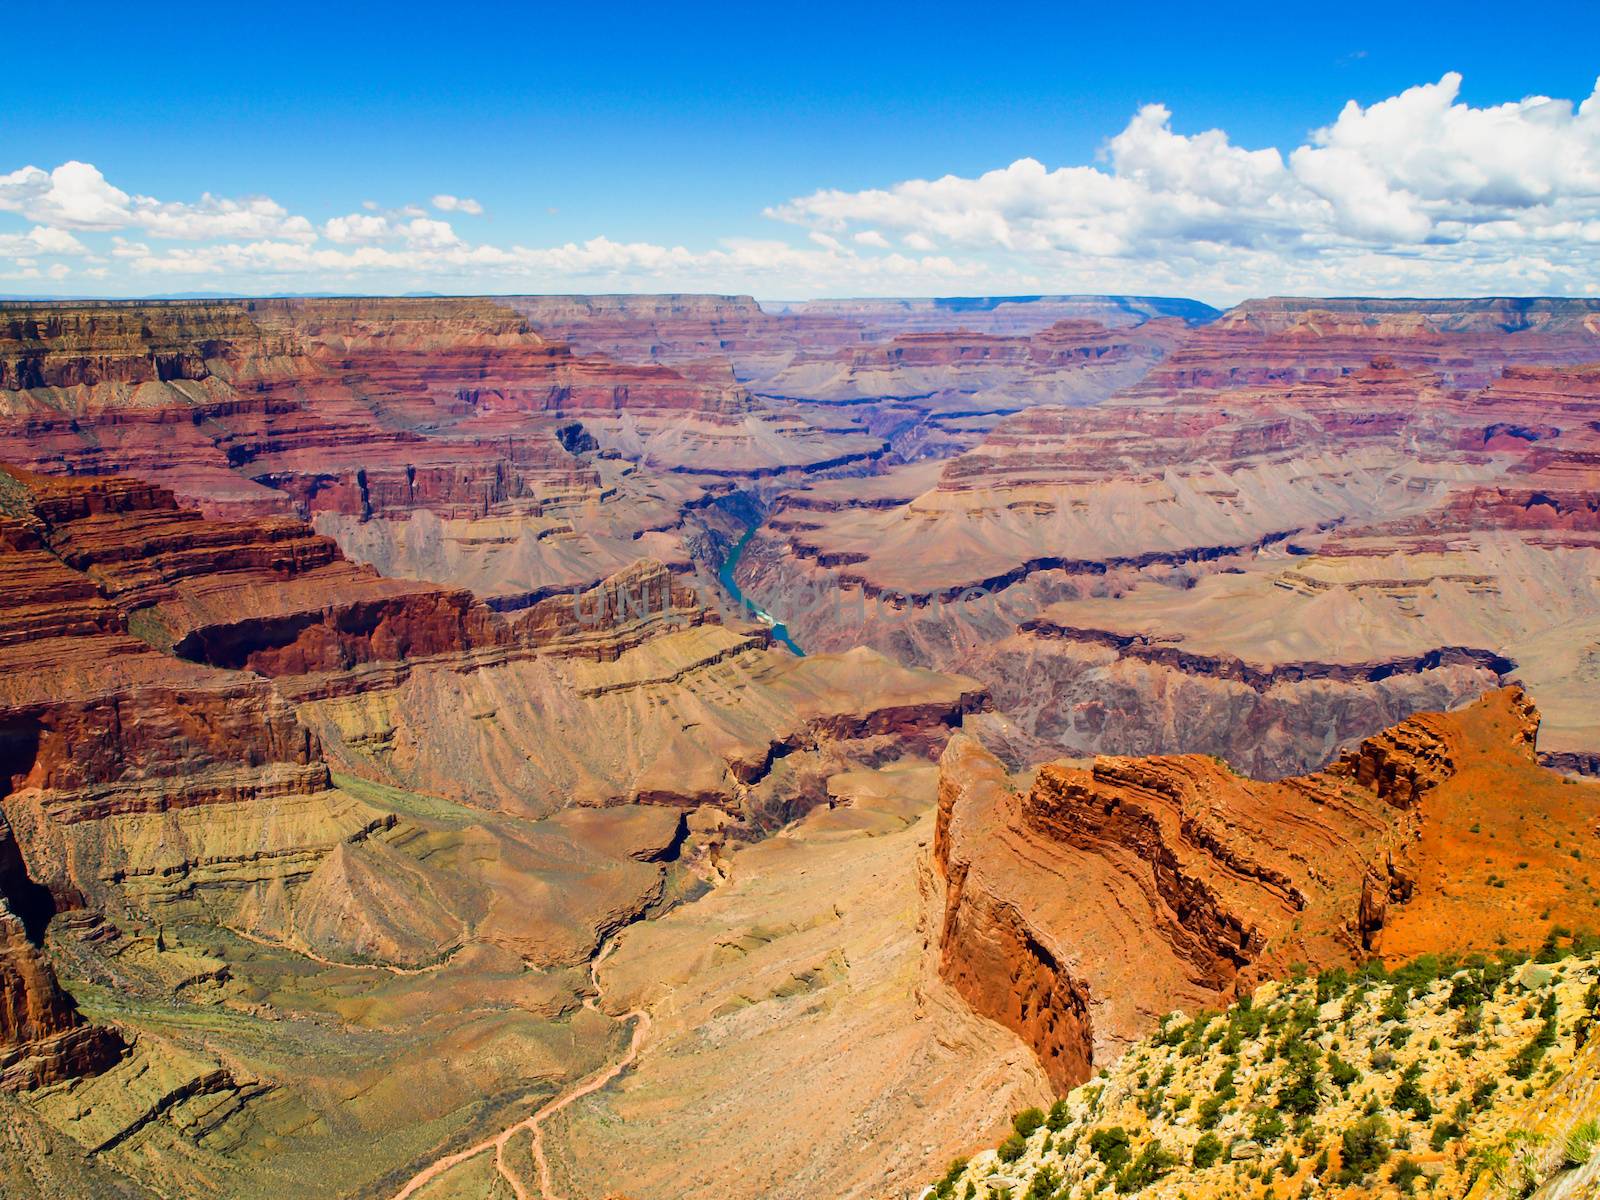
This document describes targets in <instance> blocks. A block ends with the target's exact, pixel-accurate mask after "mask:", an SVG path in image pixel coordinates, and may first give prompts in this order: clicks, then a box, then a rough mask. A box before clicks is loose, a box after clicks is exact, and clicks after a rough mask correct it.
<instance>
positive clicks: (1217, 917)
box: [934, 688, 1597, 1088]
mask: <svg viewBox="0 0 1600 1200" xmlns="http://www.w3.org/2000/svg"><path fill="white" fill-rule="evenodd" d="M1537 728H1538V714H1537V713H1536V712H1535V711H1534V709H1533V706H1532V704H1531V703H1530V702H1529V701H1528V699H1527V698H1526V696H1525V695H1524V694H1523V693H1522V692H1520V691H1519V690H1517V689H1515V688H1509V689H1504V690H1501V691H1498V692H1495V693H1493V694H1491V695H1490V696H1488V697H1485V698H1484V699H1482V700H1480V701H1479V702H1477V704H1475V705H1474V706H1472V707H1471V708H1469V709H1466V710H1463V711H1461V712H1458V713H1453V714H1448V715H1446V714H1423V715H1418V716H1415V717H1412V718H1411V719H1409V720H1407V721H1406V722H1404V723H1402V724H1400V725H1398V726H1396V727H1395V728H1393V729H1390V730H1388V731H1386V732H1384V733H1381V734H1378V735H1375V736H1373V737H1370V738H1368V739H1366V740H1364V741H1362V742H1361V743H1360V744H1359V745H1358V746H1357V747H1356V748H1355V749H1353V750H1351V751H1348V752H1347V753H1346V754H1344V755H1343V756H1342V757H1341V758H1340V759H1339V760H1338V761H1337V762H1335V763H1333V764H1332V765H1330V766H1329V767H1327V768H1325V769H1324V770H1323V771H1320V772H1318V773H1316V774H1312V775H1306V776H1301V777H1298V778H1293V779H1286V780H1282V781H1280V782H1277V783H1262V782H1257V781H1254V780H1250V779H1247V778H1244V777H1242V776H1238V775H1235V774H1233V772H1231V771H1230V770H1229V769H1228V768H1227V767H1226V766H1225V765H1224V764H1222V763H1220V762H1218V761H1217V760H1215V759H1212V758H1208V757H1203V756H1198V755H1185V756H1177V757H1167V758H1151V759H1135V758H1117V757H1100V758H1096V759H1095V760H1094V761H1093V762H1092V764H1085V765H1078V764H1074V763H1048V764H1045V765H1044V766H1041V767H1039V768H1038V769H1037V771H1036V772H1035V773H1034V774H1033V775H1032V778H1031V779H1023V780H1019V781H1017V782H1015V783H1014V782H1013V781H1012V779H1011V778H1010V776H1009V775H1008V774H1007V772H1006V771H1005V769H1004V768H1003V767H1002V766H1001V764H1000V763H999V762H998V760H996V759H995V758H994V756H993V755H991V754H989V753H988V752H987V751H986V750H984V749H983V747H982V746H981V745H980V744H978V743H977V742H976V741H975V740H974V739H973V738H971V737H970V736H967V735H960V736H958V737H956V738H955V739H953V740H952V741H951V744H950V746H949V747H948V748H947V749H946V751H945V754H944V758H943V759H942V761H941V772H940V785H939V821H938V828H937V831H936V834H935V839H934V856H935V861H936V863H937V867H938V871H939V875H940V878H941V880H942V881H943V884H944V888H945V914H944V922H943V928H942V931H941V933H940V947H941V974H942V975H943V976H944V978H945V979H947V980H948V981H950V983H951V984H952V985H953V986H954V987H955V988H956V989H957V990H958V991H959V992H960V993H961V994H962V995H963V996H965V997H967V999H968V1000H969V1001H970V1002H971V1003H972V1004H973V1005H974V1007H976V1008H977V1010H978V1011H979V1012H981V1013H984V1014H985V1015H987V1016H990V1017H992V1018H994V1019H995V1020H998V1021H1000V1022H1001V1023H1003V1024H1005V1025H1007V1026H1008V1027H1010V1028H1012V1029H1015V1030H1016V1031H1017V1032H1018V1033H1019V1035H1020V1036H1022V1037H1023V1038H1024V1039H1025V1040H1027V1041H1028V1042H1029V1044H1030V1045H1032V1046H1033V1047H1034V1048H1035V1050H1036V1051H1037V1053H1038V1054H1039V1057H1040V1060H1041V1062H1042V1064H1043V1065H1044V1068H1045V1070H1046V1072H1047V1073H1048V1074H1049V1076H1050V1078H1051V1079H1052V1081H1053V1082H1054V1083H1055V1084H1056V1085H1057V1087H1061V1088H1065V1087H1067V1086H1071V1085H1074V1084H1076V1083H1079V1082H1081V1081H1083V1080H1084V1079H1086V1078H1087V1077H1088V1076H1089V1075H1090V1074H1091V1073H1092V1072H1093V1071H1094V1070H1096V1069H1098V1068H1099V1067H1100V1066H1102V1065H1104V1064H1107V1063H1109V1062H1112V1061H1114V1060H1115V1059H1116V1058H1117V1057H1118V1056H1119V1055H1120V1054H1121V1052H1122V1051H1123V1049H1124V1048H1125V1047H1126V1046H1127V1045H1129V1044H1130V1043H1131V1042H1133V1041H1134V1040H1136V1039H1137V1038H1138V1037H1140V1036H1142V1035H1143V1034H1144V1033H1146V1032H1148V1030H1149V1029H1150V1028H1151V1027H1152V1026H1153V1024H1154V1022H1155V1020H1156V1018H1157V1017H1159V1016H1160V1015H1161V1014H1162V1013H1165V1012H1167V1011H1169V1010H1170V1009H1172V1008H1187V1009H1189V1010H1190V1011H1193V1010H1194V1009H1196V1008H1200V1007H1205V1006H1209V1005H1215V1004H1217V1003H1218V1002H1219V1001H1220V1002H1224V1003H1225V1002H1226V1001H1227V1000H1228V999H1229V998H1231V997H1232V996H1235V995H1238V994H1242V993H1244V992H1246V991H1248V990H1249V989H1250V988H1252V987H1253V986H1255V984H1256V983H1257V982H1259V981H1261V980H1263V979H1267V978H1273V977H1276V976H1280V975H1283V974H1285V973H1286V972H1287V971H1288V968H1289V966H1290V965H1291V964H1294V963H1301V964H1309V965H1311V966H1312V967H1313V968H1321V967H1336V966H1345V965H1351V964H1354V963H1357V962H1360V961H1361V960H1363V959H1364V958H1365V957H1366V956H1367V955H1369V954H1374V953H1376V954H1382V955H1384V956H1385V957H1389V958H1393V959H1402V958H1410V957H1414V956H1415V955H1417V954H1420V953H1433V952H1442V951H1450V952H1465V951H1468V950H1493V949H1495V948H1496V944H1497V943H1499V944H1505V942H1506V941H1507V940H1509V939H1515V940H1516V941H1517V942H1518V943H1520V944H1531V943H1536V942H1537V941H1538V940H1539V939H1541V938H1542V937H1543V936H1544V933H1545V931H1546V929H1547V928H1549V927H1550V925H1551V924H1552V920H1555V921H1556V922H1557V923H1559V922H1560V920H1561V919H1562V918H1552V915H1551V914H1552V912H1553V911H1558V912H1560V913H1562V914H1565V915H1566V916H1567V917H1572V916H1574V915H1579V914H1584V915H1586V914H1589V913H1592V911H1593V910H1594V907H1595V904H1596V895H1597V893H1596V890H1595V888H1594V887H1593V886H1592V885H1591V884H1590V883H1589V882H1587V881H1586V880H1585V881H1580V880H1578V879H1575V878H1574V877H1573V873H1572V871H1571V870H1570V865H1571V858H1570V857H1569V854H1571V855H1581V854H1582V853H1583V852H1584V848H1588V849H1590V850H1592V849H1593V847H1594V838H1593V829H1592V820H1591V819H1590V817H1589V816H1588V814H1587V813H1586V811H1585V810H1586V808H1587V807H1588V805H1590V804H1592V803H1593V799H1594V797H1593V795H1592V794H1591V793H1592V792H1593V791H1594V787H1593V785H1574V784H1572V783H1570V782H1568V781H1565V780H1562V779H1561V778H1560V777H1558V776H1555V775H1553V774H1551V773H1549V772H1547V771H1545V770H1543V769H1541V768H1540V767H1538V766H1537V765H1536V764H1535V762H1534V751H1533V746H1534V739H1535V735H1536V732H1537ZM1512 797H1514V798H1515V799H1514V801H1512V802H1510V803H1508V801H1510V800H1511V798H1512ZM1502 834H1503V835H1505V836H1504V837H1501V836H1498V835H1502ZM1574 847H1576V849H1571V848H1574ZM1502 875H1506V876H1514V883H1515V885H1516V886H1515V888H1514V889H1509V890H1504V891H1503V890H1500V887H1497V886H1496V881H1497V880H1501V876H1502ZM1503 882H1504V881H1503V880H1501V884H1502V886H1503Z"/></svg>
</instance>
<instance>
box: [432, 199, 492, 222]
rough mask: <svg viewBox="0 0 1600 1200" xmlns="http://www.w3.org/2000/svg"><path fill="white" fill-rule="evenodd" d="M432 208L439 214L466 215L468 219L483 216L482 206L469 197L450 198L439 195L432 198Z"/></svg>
mask: <svg viewBox="0 0 1600 1200" xmlns="http://www.w3.org/2000/svg"><path fill="white" fill-rule="evenodd" d="M433 206H434V207H435V208H437V209H438V210H439V211H440V212H459V213H466V214H467V215H468V216H469V217H481V216H483V205H481V204H479V203H478V202H477V201H476V200H474V199H472V198H471V197H470V196H451V195H448V194H445V193H440V194H439V195H437V196H435V197H434V198H433Z"/></svg>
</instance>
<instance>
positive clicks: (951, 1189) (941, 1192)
mask: <svg viewBox="0 0 1600 1200" xmlns="http://www.w3.org/2000/svg"><path fill="white" fill-rule="evenodd" d="M966 1169H967V1160H966V1159H964V1158H955V1159H951V1160H950V1166H949V1167H948V1168H947V1169H946V1170H945V1173H944V1178H943V1179H941V1180H939V1182H938V1183H936V1184H934V1185H933V1194H934V1195H935V1196H937V1197H939V1200H948V1197H951V1196H954V1195H955V1194H956V1183H957V1182H958V1181H959V1180H960V1179H961V1172H963V1171H965V1170H966Z"/></svg>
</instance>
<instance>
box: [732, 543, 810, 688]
mask: <svg viewBox="0 0 1600 1200" xmlns="http://www.w3.org/2000/svg"><path fill="white" fill-rule="evenodd" d="M758 528H760V526H757V525H752V526H750V528H749V529H747V530H745V532H744V536H743V537H742V538H740V539H739V540H738V541H737V542H735V543H734V544H733V550H732V551H730V552H729V554H728V561H727V562H725V563H723V564H722V570H720V571H718V572H717V579H718V581H719V582H720V583H721V584H722V587H723V590H725V591H726V592H727V593H728V595H730V596H732V597H733V601H734V603H735V604H737V605H738V606H739V607H740V608H741V609H742V610H744V611H745V612H747V613H754V614H755V616H756V618H757V619H758V620H760V621H762V622H764V623H765V624H767V625H770V626H771V627H772V636H773V637H774V638H775V639H777V640H778V641H780V642H782V643H783V644H784V645H785V646H787V647H788V648H789V649H790V650H792V651H793V652H794V653H795V654H796V655H797V656H799V657H800V658H804V657H805V654H806V652H805V651H804V650H802V649H800V647H799V645H798V644H797V643H796V642H795V640H794V639H793V638H792V637H790V636H789V631H788V629H787V628H785V627H784V626H783V625H781V624H779V623H778V620H777V618H776V617H774V616H773V615H772V614H771V613H769V612H767V611H766V610H765V609H763V608H761V607H760V606H759V605H758V604H756V602H755V601H754V600H751V599H749V598H748V597H747V596H746V595H745V594H744V592H743V591H741V590H740V588H739V585H738V584H737V583H735V582H734V580H733V572H734V569H735V568H736V567H737V566H738V565H739V559H740V557H741V556H742V555H743V554H744V548H745V546H747V545H748V544H749V542H750V539H751V538H753V537H754V536H755V534H756V530H757V529H758Z"/></svg>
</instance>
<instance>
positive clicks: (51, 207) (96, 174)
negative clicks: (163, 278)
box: [0, 161, 316, 241]
mask: <svg viewBox="0 0 1600 1200" xmlns="http://www.w3.org/2000/svg"><path fill="white" fill-rule="evenodd" d="M0 211H10V212H19V213H21V214H22V215H23V216H25V217H27V218H28V219H29V220H33V221H43V222H45V223H47V224H50V225H54V226H59V227H61V228H63V229H73V230H80V231H100V232H104V231H108V230H113V229H135V228H136V229H141V230H144V231H145V232H147V233H149V234H150V235H151V236H153V237H161V238H174V239H184V240H195V241H199V240H205V239H209V238H224V237H282V238H290V239H293V240H295V241H308V240H310V239H312V238H314V237H315V236H316V235H315V232H314V231H313V230H312V228H311V222H310V221H308V220H306V219H305V218H304V217H297V216H292V215H290V214H289V212H288V211H287V210H285V209H284V208H283V206H282V205H280V204H278V203H276V202H275V201H272V200H269V199H267V198H266V197H262V196H257V197H250V198H247V199H244V200H230V199H226V198H224V197H218V196H213V195H211V194H210V193H209V192H208V193H206V194H205V195H203V196H201V197H200V202H199V203H198V204H183V203H178V202H174V201H161V200H156V199H154V198H153V197H150V196H130V195H128V193H127V192H125V191H123V190H122V189H121V188H118V187H114V186H113V185H112V184H110V183H108V182H107V181H106V177H105V176H104V175H102V174H101V173H100V169H99V168H98V167H95V166H93V165H92V164H90V163H83V162H76V161H74V162H66V163H62V164H61V165H60V166H59V167H57V168H56V169H55V170H53V171H49V172H45V171H43V170H41V169H40V168H38V167H23V168H22V169H21V170H18V171H13V172H12V173H11V174H9V175H0Z"/></svg>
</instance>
